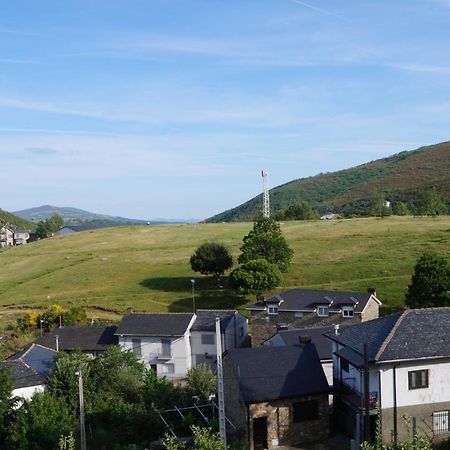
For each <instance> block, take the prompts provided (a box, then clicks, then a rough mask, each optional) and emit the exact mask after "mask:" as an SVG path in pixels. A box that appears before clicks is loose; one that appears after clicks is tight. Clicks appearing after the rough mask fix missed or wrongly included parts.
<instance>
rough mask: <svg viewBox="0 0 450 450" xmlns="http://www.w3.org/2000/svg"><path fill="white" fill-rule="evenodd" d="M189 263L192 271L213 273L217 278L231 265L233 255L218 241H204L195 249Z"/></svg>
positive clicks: (204, 273) (205, 273)
mask: <svg viewBox="0 0 450 450" xmlns="http://www.w3.org/2000/svg"><path fill="white" fill-rule="evenodd" d="M190 263H191V268H192V270H193V271H194V272H200V273H202V274H203V275H214V276H215V277H216V278H217V279H219V278H220V277H221V276H222V275H223V274H224V273H225V272H226V271H227V270H228V269H230V268H231V267H232V266H233V257H232V256H231V253H230V251H229V250H228V249H227V248H226V247H225V245H223V244H220V243H218V242H206V243H204V244H202V245H200V247H199V248H197V250H195V253H194V254H193V255H192V256H191V259H190Z"/></svg>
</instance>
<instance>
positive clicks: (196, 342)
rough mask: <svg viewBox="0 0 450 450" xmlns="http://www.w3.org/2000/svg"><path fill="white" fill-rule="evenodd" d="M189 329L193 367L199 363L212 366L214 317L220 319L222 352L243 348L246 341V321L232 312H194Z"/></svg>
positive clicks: (214, 337) (214, 341)
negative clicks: (194, 316)
mask: <svg viewBox="0 0 450 450" xmlns="http://www.w3.org/2000/svg"><path fill="white" fill-rule="evenodd" d="M195 314H196V318H195V322H194V324H193V326H192V329H191V348H192V357H193V364H194V366H196V365H198V364H200V363H204V362H206V363H208V364H214V362H215V360H216V357H217V352H216V317H219V318H220V334H221V336H222V351H223V352H225V351H227V350H229V349H231V348H238V347H243V346H244V345H245V343H246V342H247V340H248V321H247V318H246V317H245V316H243V315H242V314H241V313H238V312H237V311H234V310H210V309H209V310H208V309H199V310H197V311H196V313H195Z"/></svg>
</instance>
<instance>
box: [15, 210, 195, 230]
mask: <svg viewBox="0 0 450 450" xmlns="http://www.w3.org/2000/svg"><path fill="white" fill-rule="evenodd" d="M14 214H15V215H17V216H19V217H21V218H23V219H26V220H29V221H31V222H39V221H40V220H45V219H48V218H50V217H51V216H53V214H59V215H60V216H61V217H62V218H63V219H64V224H65V225H67V226H74V227H76V228H77V229H78V230H87V229H94V228H104V227H113V226H120V225H139V224H145V223H148V222H149V223H151V224H164V223H191V222H197V221H196V220H195V221H194V220H182V219H179V220H178V219H173V220H171V219H155V220H149V221H147V220H137V219H128V218H126V217H120V216H108V215H106V214H96V213H92V212H89V211H85V210H83V209H78V208H71V207H60V206H51V205H42V206H38V207H35V208H29V209H23V210H21V211H15V212H14Z"/></svg>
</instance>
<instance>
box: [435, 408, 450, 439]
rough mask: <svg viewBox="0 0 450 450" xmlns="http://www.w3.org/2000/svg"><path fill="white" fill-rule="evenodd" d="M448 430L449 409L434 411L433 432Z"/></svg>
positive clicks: (449, 425)
mask: <svg viewBox="0 0 450 450" xmlns="http://www.w3.org/2000/svg"><path fill="white" fill-rule="evenodd" d="M449 431H450V411H435V412H434V413H433V433H435V434H439V433H448V432H449Z"/></svg>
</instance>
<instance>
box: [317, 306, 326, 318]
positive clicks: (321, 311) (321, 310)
mask: <svg viewBox="0 0 450 450" xmlns="http://www.w3.org/2000/svg"><path fill="white" fill-rule="evenodd" d="M317 315H318V316H319V317H328V316H329V309H328V306H318V307H317Z"/></svg>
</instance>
